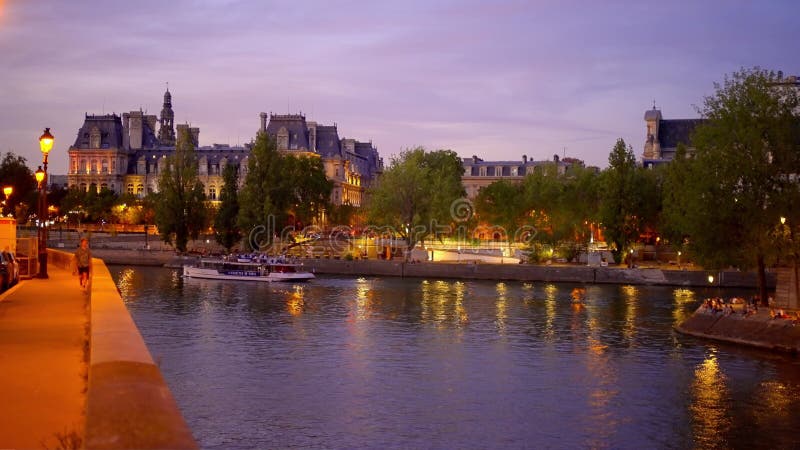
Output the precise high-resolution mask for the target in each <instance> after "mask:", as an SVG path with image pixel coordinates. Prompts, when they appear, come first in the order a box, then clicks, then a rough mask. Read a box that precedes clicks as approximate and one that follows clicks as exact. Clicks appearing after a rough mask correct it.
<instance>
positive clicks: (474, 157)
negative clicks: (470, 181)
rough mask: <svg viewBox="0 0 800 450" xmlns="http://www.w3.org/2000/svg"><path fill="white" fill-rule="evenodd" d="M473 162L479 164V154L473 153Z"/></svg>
mask: <svg viewBox="0 0 800 450" xmlns="http://www.w3.org/2000/svg"><path fill="white" fill-rule="evenodd" d="M472 164H478V155H472Z"/></svg>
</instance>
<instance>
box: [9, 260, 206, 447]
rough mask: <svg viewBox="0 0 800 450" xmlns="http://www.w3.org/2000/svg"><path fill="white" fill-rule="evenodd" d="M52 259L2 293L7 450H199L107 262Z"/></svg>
mask: <svg viewBox="0 0 800 450" xmlns="http://www.w3.org/2000/svg"><path fill="white" fill-rule="evenodd" d="M48 260H49V270H48V272H49V276H50V277H49V279H32V280H23V281H21V282H20V284H19V285H17V286H15V287H13V288H11V289H9V290H8V291H6V292H5V293H3V294H2V295H0V399H2V402H1V403H0V405H1V406H0V449H6V448H22V449H28V448H86V449H95V448H97V449H101V448H142V449H155V448H190V449H193V448H197V444H196V442H195V441H194V438H193V437H192V434H191V431H190V430H189V428H188V427H187V425H186V423H185V421H184V419H183V416H182V415H181V412H180V410H178V407H177V404H176V403H175V401H174V399H173V398H172V394H171V392H170V391H169V388H168V387H167V385H166V383H165V382H164V379H163V377H162V376H161V373H160V371H159V369H158V366H156V364H155V362H154V361H153V359H152V357H151V355H150V353H149V351H148V350H147V347H146V346H145V344H144V341H143V340H142V337H141V334H140V333H139V330H138V329H137V328H136V325H135V323H134V322H133V319H132V318H131V316H130V314H129V313H128V311H127V309H126V307H125V305H124V303H123V302H122V298H121V297H120V295H119V291H118V290H117V287H116V285H115V284H114V281H113V279H112V278H111V274H110V273H109V271H108V268H107V267H106V266H105V264H104V263H103V261H102V260H99V259H97V258H95V259H94V260H93V269H92V271H93V274H92V280H91V283H90V287H89V289H88V290H87V291H85V292H84V291H83V290H82V289H81V287H80V285H79V284H78V279H77V277H74V276H72V272H71V269H70V266H71V261H72V254H71V253H65V252H60V251H54V250H48Z"/></svg>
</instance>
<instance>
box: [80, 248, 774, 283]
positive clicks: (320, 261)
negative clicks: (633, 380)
mask: <svg viewBox="0 0 800 450" xmlns="http://www.w3.org/2000/svg"><path fill="white" fill-rule="evenodd" d="M92 254H93V255H94V256H95V257H97V258H101V259H103V261H105V263H106V264H119V265H138V266H167V267H180V266H181V265H182V264H187V263H191V262H192V261H195V260H196V257H191V256H190V257H183V258H181V257H177V256H175V253H174V252H169V251H153V250H143V249H135V250H126V249H92ZM300 261H302V262H303V263H304V264H305V265H306V267H308V268H309V270H313V271H314V272H316V273H320V274H331V275H354V276H359V275H364V276H391V277H418V278H456V279H468V280H518V281H548V282H573V283H608V284H651V285H665V286H687V287H688V286H692V287H709V286H712V287H723V288H728V287H744V288H752V287H755V286H756V285H757V279H756V276H755V274H754V273H749V272H735V271H723V272H716V271H713V272H709V271H700V270H663V269H625V268H619V267H588V266H566V265H558V266H545V265H541V266H539V265H528V264H481V263H477V264H476V263H442V262H433V263H428V262H421V263H405V262H403V261H401V260H397V261H383V260H375V259H370V260H354V261H347V260H339V259H325V258H309V259H301V260H300ZM708 275H713V276H714V284H713V285H709V283H708ZM775 279H776V278H775V274H772V273H770V274H768V277H767V284H768V286H769V287H770V288H773V287H774V286H775Z"/></svg>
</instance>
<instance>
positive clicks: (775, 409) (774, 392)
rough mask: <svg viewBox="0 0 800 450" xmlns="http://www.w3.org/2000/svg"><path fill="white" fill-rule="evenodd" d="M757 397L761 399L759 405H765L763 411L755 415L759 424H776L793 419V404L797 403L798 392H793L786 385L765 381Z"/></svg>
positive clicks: (760, 386)
mask: <svg viewBox="0 0 800 450" xmlns="http://www.w3.org/2000/svg"><path fill="white" fill-rule="evenodd" d="M755 397H756V398H759V399H760V401H759V402H758V404H760V405H763V406H762V408H763V411H756V412H755V414H754V415H755V418H756V421H757V422H769V423H774V422H776V421H778V422H780V421H784V420H786V419H790V418H791V417H792V411H791V409H792V402H793V401H796V400H795V399H796V392H792V391H791V389H790V388H789V387H788V386H786V385H785V384H784V383H781V382H780V381H777V380H769V381H764V382H762V383H761V384H760V385H759V386H758V390H757V391H756V393H755Z"/></svg>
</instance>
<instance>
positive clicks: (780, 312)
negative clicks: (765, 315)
mask: <svg viewBox="0 0 800 450" xmlns="http://www.w3.org/2000/svg"><path fill="white" fill-rule="evenodd" d="M787 317H788V316H787V315H786V313H785V312H783V309H779V310H778V311H777V312H775V310H774V309H772V308H770V310H769V318H770V319H786V318H787Z"/></svg>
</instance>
